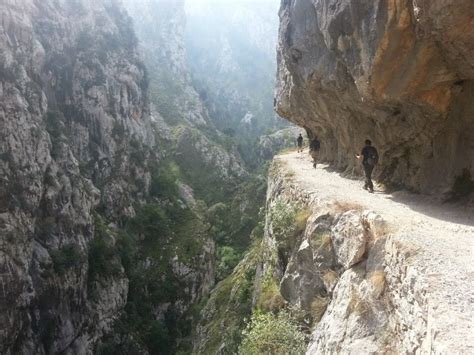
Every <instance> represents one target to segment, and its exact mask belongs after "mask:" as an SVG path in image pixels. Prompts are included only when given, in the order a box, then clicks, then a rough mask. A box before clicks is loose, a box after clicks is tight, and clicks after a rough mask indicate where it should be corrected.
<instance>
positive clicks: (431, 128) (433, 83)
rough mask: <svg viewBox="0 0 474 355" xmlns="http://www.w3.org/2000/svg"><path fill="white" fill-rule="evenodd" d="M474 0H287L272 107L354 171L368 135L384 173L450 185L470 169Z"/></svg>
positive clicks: (394, 179) (424, 187)
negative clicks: (318, 139)
mask: <svg viewBox="0 0 474 355" xmlns="http://www.w3.org/2000/svg"><path fill="white" fill-rule="evenodd" d="M473 14H474V3H473V2H472V1H470V0H462V1H458V0H456V1H454V0H451V1H444V0H434V1H432V0H416V1H415V0H389V1H385V0H377V1H365V0H364V1H342V0H301V1H294V0H285V1H283V2H282V6H281V9H280V35H279V46H278V83H277V92H276V100H275V104H276V109H277V111H278V113H279V114H280V115H282V116H284V117H287V118H288V119H289V120H291V121H293V122H295V123H297V124H298V125H300V126H302V127H305V128H306V129H307V131H308V132H310V134H311V135H315V134H317V135H319V136H320V137H321V139H322V149H323V156H324V158H325V159H326V160H328V161H330V162H332V163H333V164H335V165H337V166H338V167H339V168H342V169H349V171H350V169H352V168H353V167H354V165H355V163H356V162H355V159H354V158H353V157H354V154H355V153H356V152H358V151H359V150H360V148H361V145H362V144H363V141H364V140H365V139H367V138H370V139H371V140H372V141H373V142H374V144H375V146H377V148H379V150H380V153H381V161H380V163H381V169H380V170H379V172H378V176H379V178H380V179H381V180H382V181H385V182H389V183H393V184H403V185H405V186H409V187H411V188H413V189H415V190H418V191H423V192H429V193H446V192H448V191H449V190H451V189H452V188H453V185H454V182H455V179H456V177H460V179H461V180H463V179H464V180H465V182H466V183H468V184H469V181H468V180H469V179H470V177H469V176H472V175H474V170H473V169H474V160H473V159H474V158H473V157H474V145H473V142H474V136H473V132H474V131H473V130H472V125H473V123H474V122H473V117H474V105H473V104H472V100H471V98H472V97H473V96H474V85H473V78H474V59H473V58H474V48H473V43H474V31H473V30H472V21H473V16H474V15H473Z"/></svg>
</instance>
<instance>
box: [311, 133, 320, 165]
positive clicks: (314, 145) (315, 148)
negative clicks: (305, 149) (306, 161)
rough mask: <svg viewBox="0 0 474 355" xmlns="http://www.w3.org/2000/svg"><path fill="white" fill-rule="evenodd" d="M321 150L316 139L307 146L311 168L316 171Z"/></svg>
mask: <svg viewBox="0 0 474 355" xmlns="http://www.w3.org/2000/svg"><path fill="white" fill-rule="evenodd" d="M320 149H321V142H319V139H318V137H316V136H315V137H314V138H313V139H312V140H311V143H310V144H309V154H311V158H313V168H315V169H316V165H317V163H318V158H319V150H320Z"/></svg>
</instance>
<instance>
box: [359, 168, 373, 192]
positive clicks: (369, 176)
mask: <svg viewBox="0 0 474 355" xmlns="http://www.w3.org/2000/svg"><path fill="white" fill-rule="evenodd" d="M362 165H363V166H364V173H365V185H364V188H366V189H369V190H373V189H374V184H373V183H372V172H373V171H374V166H373V165H370V164H365V163H364V164H362Z"/></svg>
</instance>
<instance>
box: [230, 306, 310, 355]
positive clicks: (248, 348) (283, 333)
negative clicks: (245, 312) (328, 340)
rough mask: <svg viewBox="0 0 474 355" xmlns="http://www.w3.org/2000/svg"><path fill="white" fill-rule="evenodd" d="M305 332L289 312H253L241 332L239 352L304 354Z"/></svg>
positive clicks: (244, 354) (253, 353)
mask: <svg viewBox="0 0 474 355" xmlns="http://www.w3.org/2000/svg"><path fill="white" fill-rule="evenodd" d="M305 338H306V337H305V334H304V333H303V331H302V330H301V329H300V328H299V326H298V324H297V322H296V321H295V320H294V319H293V318H292V316H291V315H290V313H288V312H286V311H281V312H279V313H278V314H277V315H274V314H273V313H258V312H257V313H255V314H254V315H253V316H252V319H251V321H250V323H249V324H248V326H247V328H246V329H245V330H244V332H243V339H242V344H241V346H240V347H239V354H242V355H259V354H295V355H297V354H304V353H305V351H306V339H305Z"/></svg>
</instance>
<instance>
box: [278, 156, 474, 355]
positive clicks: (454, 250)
mask: <svg viewBox="0 0 474 355" xmlns="http://www.w3.org/2000/svg"><path fill="white" fill-rule="evenodd" d="M275 159H276V160H277V161H280V162H282V163H284V164H285V165H286V166H287V169H288V171H289V174H290V175H291V176H292V180H293V181H294V182H295V183H296V184H297V185H299V186H301V188H302V189H304V190H306V191H308V192H309V193H312V194H313V193H314V194H315V195H316V196H317V198H319V199H322V200H333V201H334V200H336V201H344V202H350V203H355V204H358V205H361V206H363V207H364V208H366V209H370V210H373V211H375V212H377V213H378V214H380V215H381V216H382V217H383V218H384V219H385V220H387V222H388V223H389V225H390V226H391V227H392V228H393V229H394V230H395V231H396V232H395V233H394V234H395V235H396V238H400V241H402V242H407V243H410V244H412V245H414V246H415V247H416V249H418V252H417V255H416V260H415V261H414V263H416V264H418V265H417V268H418V269H419V270H421V272H422V273H423V277H425V278H426V279H427V280H428V290H427V296H428V303H429V311H428V313H429V314H428V323H429V324H428V328H429V329H428V331H430V332H431V333H432V338H434V339H435V340H436V341H437V342H440V343H442V344H443V345H445V346H446V351H447V352H446V353H463V354H474V263H473V261H474V258H473V256H474V211H473V210H472V209H468V208H466V207H460V206H453V205H451V204H442V203H440V202H439V201H437V200H435V199H433V198H430V197H427V196H423V195H417V194H411V193H408V192H397V193H393V194H387V193H384V192H382V191H377V187H376V192H375V193H374V194H370V193H368V192H367V191H365V190H363V189H362V185H363V182H362V181H361V180H350V179H346V178H343V177H341V176H340V175H339V174H338V173H336V172H333V171H331V170H330V169H329V168H328V167H327V166H326V165H322V164H321V165H318V167H317V169H314V168H313V167H312V163H311V159H310V157H309V155H308V154H307V153H299V154H298V153H296V152H292V153H288V154H282V155H279V156H277V157H276V158H275ZM453 349H456V350H455V352H453V351H452V350H453Z"/></svg>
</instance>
